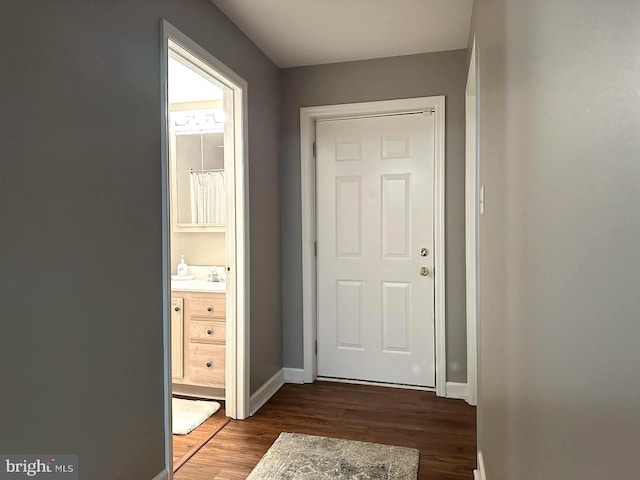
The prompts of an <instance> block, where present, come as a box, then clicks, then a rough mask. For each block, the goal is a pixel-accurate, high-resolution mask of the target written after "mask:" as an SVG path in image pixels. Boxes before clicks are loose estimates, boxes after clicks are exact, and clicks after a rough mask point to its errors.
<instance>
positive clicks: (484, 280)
mask: <svg viewBox="0 0 640 480" xmlns="http://www.w3.org/2000/svg"><path fill="white" fill-rule="evenodd" d="M472 33H474V34H475V35H476V45H477V55H478V59H479V61H480V66H479V78H480V91H479V101H480V182H481V184H484V185H485V186H486V213H485V215H483V216H481V217H480V293H481V299H480V329H479V351H480V363H479V397H478V442H479V448H480V450H482V452H483V454H484V459H485V466H486V473H487V478H488V479H490V480H516V479H517V480H551V479H564V480H602V479H614V478H615V479H618V478H619V479H623V478H637V477H638V471H640V456H639V455H638V453H637V446H638V444H640V402H639V399H640V349H639V348H638V339H639V338H640V321H639V318H640V316H639V313H638V312H640V296H639V295H638V293H639V292H640V288H639V282H638V272H639V271H640V255H639V254H638V245H640V161H638V158H639V155H638V152H640V116H639V113H638V112H640V93H639V92H640V87H639V86H640V49H639V48H638V45H640V3H639V2H638V1H637V0H619V1H616V2H602V1H598V0H563V1H560V2H559V1H556V0H537V1H529V2H523V1H518V0H475V1H474V11H473V21H472Z"/></svg>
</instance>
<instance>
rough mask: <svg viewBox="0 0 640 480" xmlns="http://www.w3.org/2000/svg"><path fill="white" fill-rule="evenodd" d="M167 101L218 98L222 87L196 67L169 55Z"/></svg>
mask: <svg viewBox="0 0 640 480" xmlns="http://www.w3.org/2000/svg"><path fill="white" fill-rule="evenodd" d="M168 84H169V103H181V102H201V101H205V100H219V99H221V98H222V96H223V92H222V89H221V88H220V87H218V86H217V85H216V84H215V83H213V82H212V81H211V80H210V79H208V78H206V77H204V76H202V75H201V74H200V73H199V72H198V71H197V69H195V67H194V68H189V67H188V66H187V65H185V64H184V63H182V62H179V61H178V60H176V59H174V58H171V57H169V82H168Z"/></svg>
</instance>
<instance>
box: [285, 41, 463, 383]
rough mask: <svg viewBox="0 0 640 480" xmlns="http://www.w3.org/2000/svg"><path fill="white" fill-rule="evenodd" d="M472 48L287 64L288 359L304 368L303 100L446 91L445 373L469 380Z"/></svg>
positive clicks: (331, 100)
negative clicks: (467, 185)
mask: <svg viewBox="0 0 640 480" xmlns="http://www.w3.org/2000/svg"><path fill="white" fill-rule="evenodd" d="M465 58H466V51H465V50H453V51H447V52H437V53H426V54H420V55H407V56H401V57H390V58H381V59H374V60H363V61H357V62H345V63H334V64H328V65H315V66H310V67H296V68H287V69H284V70H282V77H281V78H282V147H281V160H280V175H281V178H280V195H281V199H280V203H281V206H282V207H281V208H282V215H281V222H282V251H283V252H286V255H283V257H282V275H283V336H284V339H283V341H284V365H285V366H286V367H291V368H302V367H303V345H302V343H303V334H302V237H301V231H302V224H301V205H300V107H306V106H313V105H330V104H339V103H355V102H369V101H375V100H392V99H398V98H411V97H426V96H433V95H446V176H447V178H446V202H447V205H446V247H447V252H446V257H447V258H446V262H447V272H446V274H447V278H446V283H447V299H446V309H447V318H446V322H447V379H448V381H453V382H466V371H467V350H466V348H467V347H466V312H465V245H464V89H465V84H466V78H467V71H466V64H465Z"/></svg>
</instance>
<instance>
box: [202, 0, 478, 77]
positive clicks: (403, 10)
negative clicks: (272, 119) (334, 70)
mask: <svg viewBox="0 0 640 480" xmlns="http://www.w3.org/2000/svg"><path fill="white" fill-rule="evenodd" d="M213 3H215V4H216V5H217V6H218V7H219V8H220V9H221V10H222V11H223V12H224V13H225V14H226V15H227V16H228V17H229V18H230V19H231V20H232V21H233V22H234V23H235V24H236V25H237V26H238V27H239V28H240V29H241V30H242V31H243V32H244V33H245V34H246V35H247V36H248V37H249V38H250V39H251V40H253V42H254V43H255V44H256V45H257V46H258V47H259V48H260V49H261V50H262V51H263V52H264V53H265V54H267V56H268V57H269V58H271V60H273V62H274V63H275V64H276V65H278V66H279V67H294V66H300V65H315V64H320V63H333V62H345V61H350V60H362V59H367V58H379V57H391V56H396V55H409V54H412V53H423V52H436V51H441V50H453V49H457V48H466V46H467V36H468V34H469V24H470V22H471V6H472V3H473V0H213Z"/></svg>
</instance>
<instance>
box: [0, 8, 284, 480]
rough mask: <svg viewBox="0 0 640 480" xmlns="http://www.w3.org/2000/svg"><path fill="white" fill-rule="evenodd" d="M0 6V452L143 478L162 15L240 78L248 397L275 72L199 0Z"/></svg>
mask: <svg viewBox="0 0 640 480" xmlns="http://www.w3.org/2000/svg"><path fill="white" fill-rule="evenodd" d="M2 6H3V10H2V15H0V32H2V40H3V43H4V44H5V45H6V48H3V49H2V53H1V54H0V55H1V58H2V62H1V63H2V65H3V69H2V75H0V96H1V105H2V114H1V115H0V132H1V135H2V142H1V145H2V153H1V154H0V155H1V160H0V220H1V223H2V234H1V235H0V265H2V269H1V271H2V276H1V279H0V284H1V285H0V292H1V293H0V295H1V298H2V312H3V313H2V334H1V335H0V365H2V368H0V385H2V392H3V393H2V399H1V400H0V405H1V406H2V409H1V411H2V414H1V416H0V425H2V426H1V428H0V429H1V431H2V434H1V435H0V452H3V453H10V452H14V453H47V452H49V453H63V452H64V453H78V454H79V455H80V465H81V469H80V472H81V474H80V475H81V478H83V479H84V478H90V479H95V480H101V479H114V478H118V479H123V480H127V479H132V480H140V479H148V478H152V477H153V476H154V475H155V474H157V473H158V472H160V471H161V470H162V469H163V467H164V452H163V449H164V447H163V433H162V429H163V412H162V410H163V393H162V381H163V373H162V351H163V346H162V322H161V318H162V270H161V262H162V255H161V211H160V208H161V181H160V124H161V120H160V119H161V114H160V112H161V110H160V18H161V17H164V18H166V19H167V20H169V21H170V22H171V23H173V24H174V25H175V26H176V27H178V28H179V29H181V30H182V31H184V32H185V33H186V34H187V35H189V36H191V37H192V38H193V39H194V40H195V41H196V42H198V43H200V44H201V45H202V46H203V47H205V48H206V49H208V50H209V51H210V52H211V53H213V54H214V55H216V56H217V57H218V58H219V59H220V60H221V61H223V62H225V63H226V64H227V65H229V66H230V67H231V68H233V69H235V70H236V72H237V73H238V74H239V75H241V76H243V77H244V78H245V79H246V80H247V81H248V82H249V102H250V106H249V129H250V130H249V156H250V163H251V165H250V180H249V182H250V188H251V195H250V210H251V240H252V241H251V245H252V247H251V266H252V277H251V282H252V283H251V287H252V304H251V313H252V317H251V334H252V338H253V342H252V344H251V359H252V362H251V367H252V371H251V385H252V390H256V388H257V386H259V385H261V384H262V383H263V382H264V381H265V380H266V379H268V378H269V377H270V376H271V375H272V374H273V373H274V372H275V371H277V370H278V369H280V368H281V366H282V358H281V350H282V330H281V307H280V302H281V290H280V253H279V252H280V226H279V221H278V218H279V198H278V160H277V159H278V151H277V150H278V130H279V125H278V122H277V121H276V120H274V118H278V112H279V107H280V100H279V73H278V70H277V68H276V67H275V66H274V65H273V64H272V63H271V62H270V61H269V60H268V59H267V58H266V57H264V56H263V55H262V53H261V52H260V51H259V50H258V49H257V48H256V47H255V46H254V45H253V44H252V43H251V42H250V41H249V40H248V39H247V38H246V37H245V36H244V35H243V34H241V33H240V32H239V31H238V29H237V28H236V27H235V26H234V25H233V24H232V23H231V22H230V21H229V20H227V19H226V18H225V17H224V16H223V15H222V14H221V13H220V12H219V11H218V10H217V9H216V8H215V7H214V5H213V4H212V3H211V2H210V1H209V0H189V1H184V2H177V1H171V0H137V1H135V2H132V1H110V2H106V1H89V0H82V1H79V0H78V1H62V0H60V1H54V0H52V1H25V0H6V1H4V2H3V4H2ZM264 252H269V254H268V255H265V254H264Z"/></svg>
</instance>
